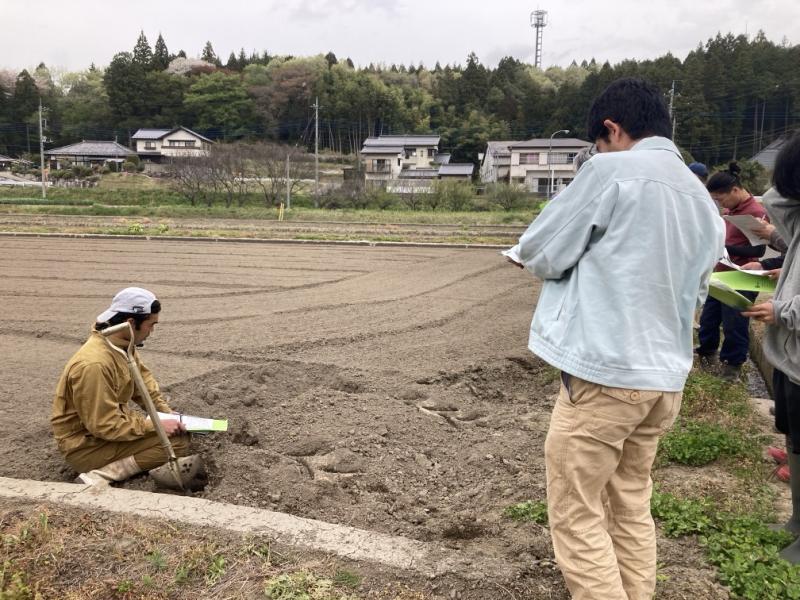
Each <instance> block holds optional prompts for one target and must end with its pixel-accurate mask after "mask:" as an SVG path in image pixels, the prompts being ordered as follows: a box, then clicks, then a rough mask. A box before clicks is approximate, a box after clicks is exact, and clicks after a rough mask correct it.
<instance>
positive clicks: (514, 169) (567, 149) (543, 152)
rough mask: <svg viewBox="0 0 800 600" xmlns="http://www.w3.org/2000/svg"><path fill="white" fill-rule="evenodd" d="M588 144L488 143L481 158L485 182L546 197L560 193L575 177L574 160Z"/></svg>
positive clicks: (573, 141) (572, 141) (561, 141)
mask: <svg viewBox="0 0 800 600" xmlns="http://www.w3.org/2000/svg"><path fill="white" fill-rule="evenodd" d="M591 145H592V144H591V142H587V141H584V140H580V139H577V138H554V139H550V138H534V139H531V140H527V141H523V142H513V141H512V142H489V143H488V144H487V148H486V152H485V153H484V154H483V156H482V157H481V180H482V181H483V182H484V183H493V182H498V181H506V182H508V183H516V184H519V185H524V186H525V187H526V188H527V189H528V190H529V191H531V192H534V193H539V194H542V195H548V187H549V186H550V183H551V181H552V189H551V190H550V193H551V194H555V193H557V192H559V191H560V190H562V189H563V188H564V187H566V185H567V184H568V183H570V182H571V181H572V180H573V179H574V178H575V166H574V164H573V161H574V160H575V157H576V156H577V154H578V152H580V151H581V150H583V149H584V148H588V147H589V146H591Z"/></svg>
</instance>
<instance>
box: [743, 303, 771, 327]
mask: <svg viewBox="0 0 800 600" xmlns="http://www.w3.org/2000/svg"><path fill="white" fill-rule="evenodd" d="M742 316H743V317H751V318H753V319H755V320H756V321H761V322H762V323H767V324H768V325H771V324H773V323H775V312H774V311H773V309H772V301H771V300H770V301H769V302H763V303H761V304H756V305H754V306H752V307H750V308H749V309H747V310H745V311H742Z"/></svg>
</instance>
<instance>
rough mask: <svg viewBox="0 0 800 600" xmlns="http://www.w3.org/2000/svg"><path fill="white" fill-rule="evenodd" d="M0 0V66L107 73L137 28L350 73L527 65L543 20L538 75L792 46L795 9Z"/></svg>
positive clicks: (417, 0)
mask: <svg viewBox="0 0 800 600" xmlns="http://www.w3.org/2000/svg"><path fill="white" fill-rule="evenodd" d="M537 2H538V4H537V3H535V2H525V1H522V0H225V1H219V0H216V1H212V0H136V1H135V2H109V1H108V0H67V1H64V0H0V22H2V23H3V33H2V35H1V36H0V69H8V70H11V71H14V72H18V71H20V70H21V69H23V68H29V69H30V68H33V67H35V66H36V65H37V64H39V63H40V62H44V63H45V64H46V65H47V66H48V67H50V68H51V69H53V70H55V71H56V72H59V71H61V72H63V71H76V70H83V69H86V68H88V67H89V65H90V64H91V63H94V64H95V65H97V66H98V67H102V66H105V65H107V64H108V63H109V62H110V61H111V58H112V57H113V56H114V54H116V53H117V52H123V51H130V50H132V48H133V46H134V44H135V43H136V39H137V37H138V36H139V32H140V31H144V33H145V35H146V36H147V39H148V41H149V42H150V44H151V46H152V45H154V44H155V41H156V38H157V37H158V34H159V33H161V34H162V35H163V37H164V40H165V41H166V44H167V47H168V48H169V50H170V52H173V53H177V52H178V50H184V51H186V53H187V55H188V56H190V57H191V56H199V54H200V52H201V51H202V49H203V46H204V45H205V43H206V41H211V43H212V45H213V47H214V50H215V51H216V53H217V55H218V56H220V58H221V60H222V61H223V62H226V61H227V58H228V55H229V54H230V52H231V51H235V52H237V53H238V51H239V49H240V48H244V49H245V51H246V53H247V54H250V52H251V51H253V50H256V51H258V52H262V51H264V50H267V51H268V52H269V53H270V54H292V55H295V56H311V55H315V54H319V53H322V54H325V53H327V52H328V51H332V52H333V53H334V54H336V56H337V57H338V58H340V59H344V58H346V57H350V58H351V59H352V60H353V62H355V63H356V64H357V65H361V66H366V65H368V64H369V63H371V62H372V63H385V64H392V63H397V64H400V63H402V64H405V65H409V64H419V63H420V62H422V63H424V64H425V65H427V66H429V67H433V65H434V64H435V63H436V62H437V61H439V62H440V63H441V64H442V65H445V64H447V63H450V64H455V63H462V64H463V63H465V62H466V57H467V55H468V54H469V53H470V52H475V53H476V54H477V55H478V57H479V59H480V60H481V62H482V63H484V64H487V65H489V66H494V65H496V64H497V62H498V61H499V60H500V59H501V58H502V57H504V56H513V57H514V58H517V59H519V60H523V61H526V62H533V54H534V30H533V28H531V26H530V13H531V12H532V11H533V10H535V9H537V8H538V9H541V10H546V11H547V12H548V24H547V26H546V27H545V29H544V32H543V33H544V37H543V61H542V62H543V66H544V67H548V66H551V65H560V66H567V65H569V64H570V63H571V62H572V60H576V61H578V62H580V61H581V60H583V59H587V60H589V59H591V58H595V59H596V60H597V61H599V62H604V61H606V60H608V61H610V62H611V63H615V62H618V61H620V60H623V59H626V58H635V59H638V60H642V59H647V58H655V57H657V56H661V55H663V54H666V53H667V52H671V53H672V54H673V55H675V56H677V57H678V58H681V59H683V58H684V57H685V56H686V54H688V53H689V52H690V51H691V50H692V49H694V48H695V47H697V45H698V44H699V43H704V42H705V41H706V40H707V39H708V38H710V37H713V36H715V35H716V34H717V32H722V33H728V32H733V33H735V34H744V33H749V34H750V35H752V34H755V33H756V32H757V31H758V30H763V31H764V32H765V33H766V35H767V37H768V38H769V39H770V40H772V41H774V42H778V43H779V42H781V41H782V40H784V38H785V39H787V40H788V42H789V43H790V44H798V43H800V29H798V27H797V24H798V23H800V2H797V0H758V1H753V0H712V1H706V2H698V1H696V0H669V1H664V0H593V1H592V0H558V1H556V0H537Z"/></svg>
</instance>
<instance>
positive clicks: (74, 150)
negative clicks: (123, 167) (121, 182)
mask: <svg viewBox="0 0 800 600" xmlns="http://www.w3.org/2000/svg"><path fill="white" fill-rule="evenodd" d="M45 154H47V155H48V156H108V157H118V156H129V155H131V154H136V153H135V152H134V151H133V150H131V149H130V148H126V147H125V146H123V145H122V144H118V143H117V142H87V141H83V142H78V143H77V144H71V145H69V146H62V147H61V148H53V149H52V150H47V151H46V152H45Z"/></svg>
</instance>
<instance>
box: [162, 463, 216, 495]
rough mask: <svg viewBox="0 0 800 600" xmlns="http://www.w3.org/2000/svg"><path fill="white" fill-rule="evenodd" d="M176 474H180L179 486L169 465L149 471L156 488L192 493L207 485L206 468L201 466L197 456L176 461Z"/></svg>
mask: <svg viewBox="0 0 800 600" xmlns="http://www.w3.org/2000/svg"><path fill="white" fill-rule="evenodd" d="M177 463H178V472H179V473H180V478H181V482H180V484H179V483H178V482H177V481H176V479H175V474H174V473H173V471H172V468H171V467H170V465H169V463H166V464H163V465H161V466H160V467H157V468H155V469H151V470H150V477H152V478H153V481H155V483H156V487H161V488H166V489H171V490H180V489H181V487H183V489H184V490H191V491H193V492H196V491H199V490H202V489H203V488H204V487H205V486H206V484H207V483H208V476H207V474H206V467H205V465H204V464H203V459H202V458H200V455H199V454H192V455H190V456H184V457H182V458H179V459H178V460H177Z"/></svg>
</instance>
